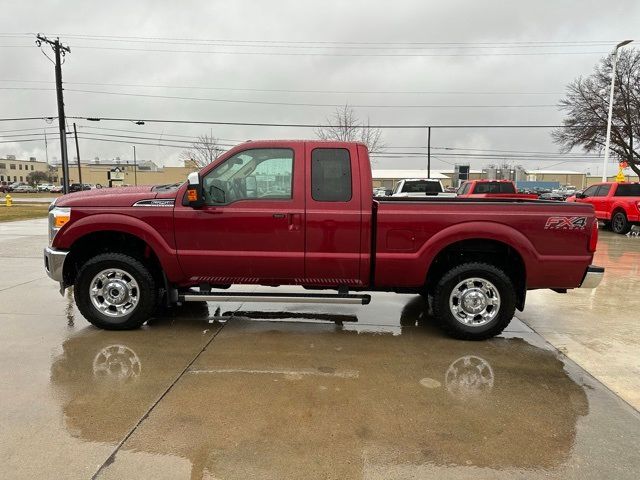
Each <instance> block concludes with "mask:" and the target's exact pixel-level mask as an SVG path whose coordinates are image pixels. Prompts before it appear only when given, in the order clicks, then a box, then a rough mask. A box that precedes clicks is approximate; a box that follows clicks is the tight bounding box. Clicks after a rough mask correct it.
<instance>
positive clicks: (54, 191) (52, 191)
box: [49, 185, 62, 193]
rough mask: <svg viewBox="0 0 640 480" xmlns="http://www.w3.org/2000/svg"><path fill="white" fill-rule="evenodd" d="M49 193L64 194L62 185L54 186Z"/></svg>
mask: <svg viewBox="0 0 640 480" xmlns="http://www.w3.org/2000/svg"><path fill="white" fill-rule="evenodd" d="M49 191H50V192H51V193H62V185H52V186H51V188H50V189H49Z"/></svg>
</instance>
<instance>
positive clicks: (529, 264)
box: [374, 197, 596, 289]
mask: <svg viewBox="0 0 640 480" xmlns="http://www.w3.org/2000/svg"><path fill="white" fill-rule="evenodd" d="M576 205H578V204H569V203H558V202H554V201H544V200H529V199H512V198H510V199H502V198H437V197H435V198H434V197H432V198H420V199H416V198H384V199H376V201H375V202H374V216H375V225H376V232H375V240H374V245H375V284H376V286H386V285H390V284H391V283H393V284H395V285H398V283H399V279H400V284H401V285H404V286H406V287H411V286H414V285H419V284H421V283H424V281H425V279H424V278H423V277H421V275H423V270H422V269H418V268H416V265H427V266H428V265H430V264H431V262H432V261H433V260H434V258H435V257H436V256H437V255H438V253H439V252H440V251H441V250H442V249H444V248H446V247H450V246H451V245H453V244H455V243H456V242H459V241H464V240H465V239H467V238H475V239H484V240H486V241H491V242H498V243H501V244H504V245H510V246H512V247H513V248H514V249H515V251H517V253H518V254H519V256H520V257H521V258H522V260H523V262H524V266H525V269H526V278H527V288H529V289H533V288H543V287H544V288H558V289H562V288H574V287H575V286H576V285H579V284H580V282H581V280H582V278H581V277H582V276H583V274H584V272H585V271H586V268H587V266H588V265H589V264H590V262H591V260H592V254H590V253H588V243H589V239H590V234H591V232H592V228H593V227H594V225H593V222H595V221H596V220H595V218H594V214H593V209H592V207H591V206H590V205H587V206H585V208H579V207H578V208H576ZM571 222H574V223H575V226H573V225H574V223H571ZM568 272H573V273H572V274H570V275H567V273H568Z"/></svg>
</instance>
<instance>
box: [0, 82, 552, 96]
mask: <svg viewBox="0 0 640 480" xmlns="http://www.w3.org/2000/svg"><path fill="white" fill-rule="evenodd" d="M0 82H6V83H46V84H52V82H49V81H46V80H11V79H0ZM64 84H65V85H89V86H100V87H133V88H166V89H184V90H215V91H237V92H269V93H320V94H340V95H563V94H564V92H509V91H503V92H501V91H489V92H482V91H436V90H406V91H401V90H291V89H280V88H239V87H210V86H200V85H148V84H141V83H100V82H64ZM1 88H2V87H0V89H1ZM14 88H15V89H18V88H17V87H14Z"/></svg>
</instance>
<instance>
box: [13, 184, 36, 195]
mask: <svg viewBox="0 0 640 480" xmlns="http://www.w3.org/2000/svg"><path fill="white" fill-rule="evenodd" d="M37 191H38V189H37V188H36V187H32V186H31V185H26V184H23V185H18V186H17V187H15V188H14V189H13V190H12V192H14V193H36V192H37Z"/></svg>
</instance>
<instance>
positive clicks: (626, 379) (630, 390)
mask: <svg viewBox="0 0 640 480" xmlns="http://www.w3.org/2000/svg"><path fill="white" fill-rule="evenodd" d="M638 234H640V230H638V229H637V227H634V230H633V232H632V234H631V235H617V234H615V233H612V232H608V231H603V230H601V231H600V237H599V241H598V249H597V252H596V255H595V258H594V259H593V263H594V264H595V265H600V266H602V267H605V268H606V272H605V275H604V278H603V280H602V282H601V284H600V286H599V287H598V288H597V289H595V290H586V289H585V290H582V289H578V290H573V291H571V292H569V293H568V294H566V295H560V294H557V293H554V292H551V291H548V290H540V291H534V292H529V294H528V296H527V306H526V308H525V311H524V312H523V313H519V314H518V317H519V318H520V319H521V320H523V321H525V322H526V323H527V324H528V325H529V326H531V327H532V328H533V329H534V330H535V331H536V332H538V333H539V334H541V335H542V336H543V337H544V338H545V339H546V340H547V341H549V342H550V343H551V344H552V345H553V346H555V347H556V348H558V349H559V350H560V351H562V352H564V353H565V354H566V355H568V356H569V358H571V359H572V360H574V361H576V362H577V363H578V364H579V365H580V366H582V367H583V368H584V369H586V370H588V371H589V373H591V374H592V375H594V376H595V377H596V378H597V379H598V380H600V381H601V382H603V383H604V384H605V385H606V386H607V387H609V388H611V390H613V391H614V392H616V393H617V394H618V395H620V396H621V397H622V398H624V399H625V400H626V401H627V402H629V403H630V404H631V405H633V406H634V407H635V408H636V409H637V410H639V411H640V235H638ZM639 477H640V475H639Z"/></svg>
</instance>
